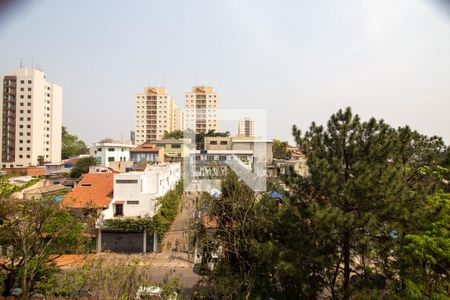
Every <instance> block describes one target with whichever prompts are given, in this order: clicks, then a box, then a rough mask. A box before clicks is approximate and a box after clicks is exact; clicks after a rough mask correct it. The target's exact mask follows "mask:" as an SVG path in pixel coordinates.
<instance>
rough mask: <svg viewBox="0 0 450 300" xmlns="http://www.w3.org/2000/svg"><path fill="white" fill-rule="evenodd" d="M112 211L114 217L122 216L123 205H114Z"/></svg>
mask: <svg viewBox="0 0 450 300" xmlns="http://www.w3.org/2000/svg"><path fill="white" fill-rule="evenodd" d="M115 208H116V209H115V211H114V217H117V216H123V204H116V205H115Z"/></svg>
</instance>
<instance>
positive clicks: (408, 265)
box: [399, 192, 450, 299]
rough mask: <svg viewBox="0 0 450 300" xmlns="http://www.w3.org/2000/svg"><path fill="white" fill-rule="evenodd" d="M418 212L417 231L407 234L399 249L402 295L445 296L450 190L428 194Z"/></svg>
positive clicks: (449, 259) (449, 258)
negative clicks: (403, 287)
mask: <svg viewBox="0 0 450 300" xmlns="http://www.w3.org/2000/svg"><path fill="white" fill-rule="evenodd" d="M420 213H421V214H422V216H421V218H420V221H421V222H420V224H421V226H420V231H419V232H417V233H415V234H408V235H406V236H405V238H404V240H403V241H402V248H401V250H400V251H399V264H400V269H401V278H402V279H403V281H404V282H405V283H406V288H405V290H404V291H403V295H404V296H405V297H408V298H411V299H445V297H446V296H447V297H448V292H449V291H450V281H449V280H448V279H449V278H450V194H446V193H442V192H438V193H436V194H433V195H431V196H429V197H428V198H427V201H426V205H425V207H424V208H423V210H422V211H421V212H420Z"/></svg>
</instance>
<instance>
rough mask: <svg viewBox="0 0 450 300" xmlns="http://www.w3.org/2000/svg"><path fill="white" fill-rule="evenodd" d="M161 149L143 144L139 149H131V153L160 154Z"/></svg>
mask: <svg viewBox="0 0 450 300" xmlns="http://www.w3.org/2000/svg"><path fill="white" fill-rule="evenodd" d="M158 151H159V147H156V146H155V145H154V144H142V145H139V146H137V147H134V148H132V149H130V152H158Z"/></svg>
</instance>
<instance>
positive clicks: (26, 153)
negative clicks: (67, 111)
mask: <svg viewBox="0 0 450 300" xmlns="http://www.w3.org/2000/svg"><path fill="white" fill-rule="evenodd" d="M0 85H1V92H2V103H3V105H1V106H0V114H1V116H2V126H1V129H0V130H1V135H0V139H1V158H0V159H1V162H0V165H1V167H2V168H14V167H27V166H33V165H34V166H35V165H38V164H39V163H42V162H60V161H61V126H62V123H61V122H62V88H61V87H60V86H57V85H55V84H53V83H49V82H47V79H46V75H45V73H44V72H42V71H40V70H37V69H29V68H18V69H14V70H12V71H11V72H10V73H9V74H8V75H5V76H2V78H1V82H0Z"/></svg>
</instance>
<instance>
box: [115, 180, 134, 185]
mask: <svg viewBox="0 0 450 300" xmlns="http://www.w3.org/2000/svg"><path fill="white" fill-rule="evenodd" d="M116 183H117V184H136V183H138V181H137V179H117V180H116Z"/></svg>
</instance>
